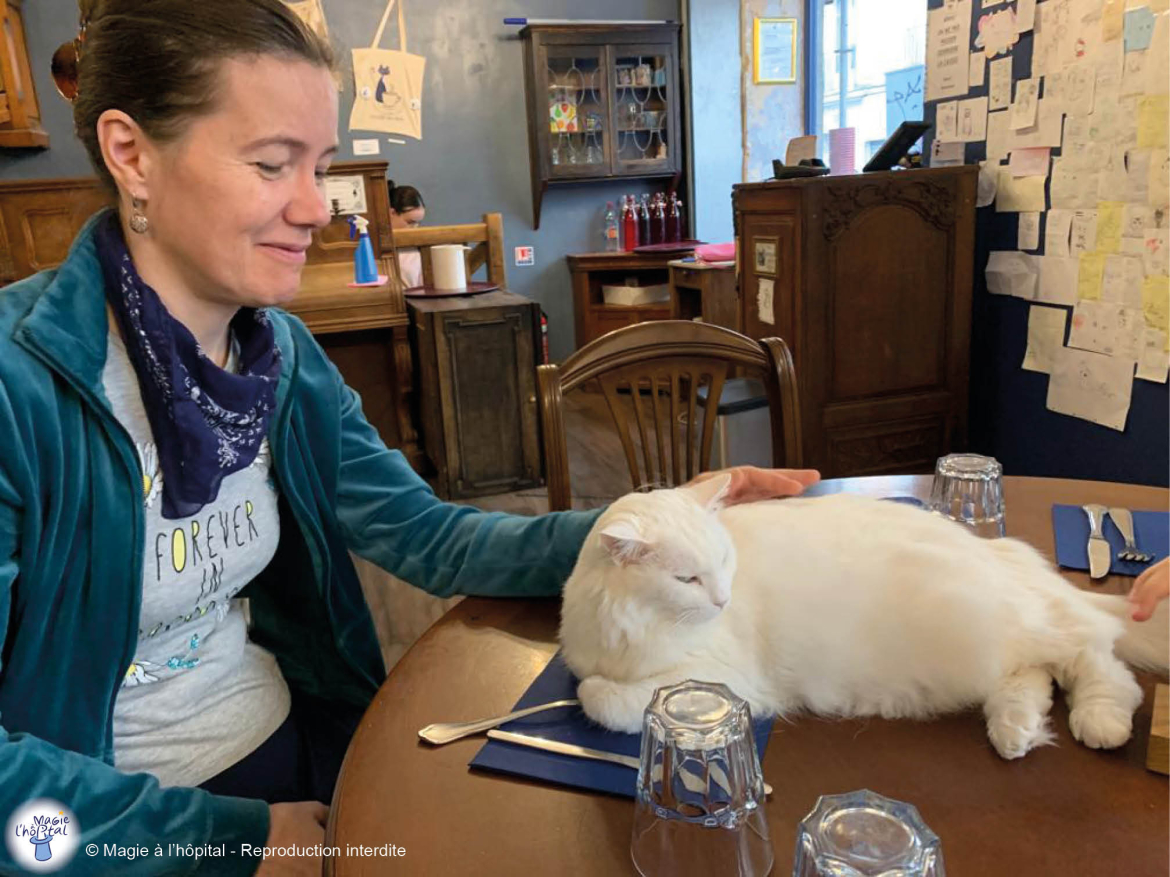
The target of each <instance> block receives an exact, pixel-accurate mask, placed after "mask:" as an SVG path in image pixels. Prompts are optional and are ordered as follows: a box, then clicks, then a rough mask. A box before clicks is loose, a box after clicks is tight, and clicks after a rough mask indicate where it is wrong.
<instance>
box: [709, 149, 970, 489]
mask: <svg viewBox="0 0 1170 877" xmlns="http://www.w3.org/2000/svg"><path fill="white" fill-rule="evenodd" d="M977 174H978V169H977V168H975V167H958V168H941V169H934V170H912V171H892V172H886V173H873V174H860V175H855V176H840V177H819V178H814V179H806V180H788V181H773V182H767V183H750V184H741V185H737V186H735V187H734V193H733V196H732V200H733V204H734V208H735V233H736V241H737V243H738V254H739V255H738V260H737V261H738V269H737V271H738V279H739V289H740V294H741V298H742V301H743V317H744V330H743V331H744V332H745V333H746V334H748V335H750V336H751V337H753V338H762V337H766V336H769V335H778V336H780V337H781V338H783V339H784V340H785V341H787V342H788V346H789V348H790V349H791V350H792V355H793V358H794V360H795V363H796V374H797V378H798V380H799V383H800V394H801V395H800V401H801V415H802V420H803V429H804V454H805V463H806V464H807V465H809V466H813V467H816V468H818V469H820V470H821V473H822V474H823V475H824V476H825V477H832V478H838V477H845V476H854V475H876V474H882V473H898V472H927V471H931V470H932V468H933V466H934V463H935V460H936V459H937V458H938V457H939V456H941V455H942V454H946V453H949V452H950V451H953V450H960V449H963V448H964V447H965V445H966V441H967V389H968V380H969V371H970V335H971V285H972V272H973V270H974V255H973V247H974V237H975V184H976V178H977Z"/></svg>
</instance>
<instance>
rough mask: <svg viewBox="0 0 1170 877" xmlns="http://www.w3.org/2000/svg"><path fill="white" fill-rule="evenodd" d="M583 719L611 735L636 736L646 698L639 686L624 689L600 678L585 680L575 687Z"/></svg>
mask: <svg viewBox="0 0 1170 877" xmlns="http://www.w3.org/2000/svg"><path fill="white" fill-rule="evenodd" d="M577 697H578V698H579V699H580V700H581V709H583V710H584V711H585V715H587V716H589V718H591V719H593V721H595V722H597V724H599V725H602V726H603V727H606V728H609V729H610V730H611V731H623V732H625V733H626V734H637V733H638V732H639V731H641V730H642V713H644V712H645V711H646V705H647V704H649V703H650V696H648V695H647V694H646V692H645V691H644V690H643V688H642V686H640V685H626V684H623V683H620V682H614V681H613V680H612V679H606V678H604V677H602V676H589V677H587V678H585V679H583V680H581V684H580V685H578V686H577Z"/></svg>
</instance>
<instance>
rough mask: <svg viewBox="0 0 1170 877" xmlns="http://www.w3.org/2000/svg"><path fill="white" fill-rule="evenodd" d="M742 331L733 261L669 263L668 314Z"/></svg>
mask: <svg viewBox="0 0 1170 877" xmlns="http://www.w3.org/2000/svg"><path fill="white" fill-rule="evenodd" d="M696 317H698V318H699V319H701V320H702V321H703V322H704V323H711V324H712V325H714V326H722V327H723V328H724V329H731V330H732V331H734V332H743V302H742V301H741V300H740V298H739V292H738V291H737V290H736V287H735V266H734V265H707V264H702V263H698V262H683V261H681V260H680V261H674V262H671V263H670V318H671V319H672V320H693V319H695V318H696Z"/></svg>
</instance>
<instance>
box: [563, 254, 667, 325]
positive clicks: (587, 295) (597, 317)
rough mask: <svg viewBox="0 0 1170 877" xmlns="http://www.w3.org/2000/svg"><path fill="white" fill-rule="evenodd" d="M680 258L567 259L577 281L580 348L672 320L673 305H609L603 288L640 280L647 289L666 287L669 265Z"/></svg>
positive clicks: (620, 256) (575, 311) (596, 256)
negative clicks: (629, 329) (620, 331)
mask: <svg viewBox="0 0 1170 877" xmlns="http://www.w3.org/2000/svg"><path fill="white" fill-rule="evenodd" d="M676 257H677V254H674V255H666V254H662V253H627V252H625V251H624V250H622V251H619V252H616V253H573V254H570V255H569V256H566V257H565V258H566V260H567V261H568V263H569V273H570V274H571V275H572V278H573V324H574V328H575V334H576V342H577V347H578V348H581V347H584V346H585V345H586V344H588V343H589V342H590V341H593V340H595V339H597V338H600V337H601V336H602V335H604V334H605V333H606V332H612V331H613V330H614V329H620V328H622V326H632V325H634V324H635V323H642V322H645V321H646V320H669V319H670V302H668V301H666V302H662V303H656V304H645V305H607V304H606V303H605V299H604V298H603V297H602V293H601V287H602V286H603V285H606V284H615V285H619V286H620V285H622V284H624V283H625V281H626V278H627V277H637V278H638V281H639V282H640V283H641V284H642V285H643V286H647V285H650V284H657V283H666V282H667V281H668V280H669V279H670V276H669V269H668V268H667V263H668V262H669V261H670V260H671V259H673V258H676Z"/></svg>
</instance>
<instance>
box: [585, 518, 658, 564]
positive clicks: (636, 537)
mask: <svg viewBox="0 0 1170 877" xmlns="http://www.w3.org/2000/svg"><path fill="white" fill-rule="evenodd" d="M598 536H599V538H600V540H601V547H602V548H604V549H605V550H606V551H607V552H608V553H609V556H610V557H612V558H613V561H614V563H616V564H617V565H618V566H627V565H629V564H631V563H639V562H641V561H642V560H644V559H645V558H646V557H648V556H649V554H650V543H649V542H647V541H646V540H645V539H644V538H643V537H642V534H641V533H640V532H639V531H638V528H637V527H636V526H635V525H634V523H633V522H632V521H628V520H617V521H611V522H610V523H608V524H606V525H605V526H604V527H602V528H601V530H600V532H599V533H598Z"/></svg>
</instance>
